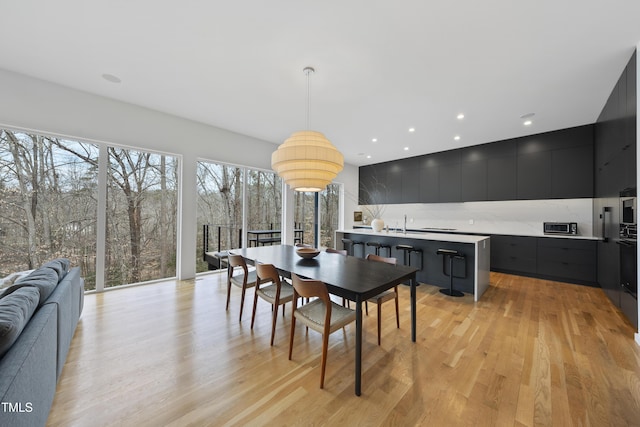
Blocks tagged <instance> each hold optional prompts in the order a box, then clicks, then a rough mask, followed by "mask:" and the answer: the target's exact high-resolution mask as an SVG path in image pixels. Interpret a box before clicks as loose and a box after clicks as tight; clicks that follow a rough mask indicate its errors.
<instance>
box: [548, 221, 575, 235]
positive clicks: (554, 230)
mask: <svg viewBox="0 0 640 427" xmlns="http://www.w3.org/2000/svg"><path fill="white" fill-rule="evenodd" d="M543 226H544V234H569V235H574V236H575V235H577V234H578V223H577V222H545V223H543Z"/></svg>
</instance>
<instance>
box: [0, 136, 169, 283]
mask: <svg viewBox="0 0 640 427" xmlns="http://www.w3.org/2000/svg"><path fill="white" fill-rule="evenodd" d="M108 153H109V168H108V171H107V172H108V173H107V176H108V178H107V179H108V182H107V187H108V190H107V199H108V200H107V229H106V235H107V241H106V252H107V259H106V263H105V264H106V273H105V285H106V286H117V285H122V284H128V283H136V282H140V281H146V280H153V279H161V278H166V277H174V276H175V274H176V273H175V272H176V233H177V231H176V230H177V227H176V218H177V192H176V188H177V186H176V183H177V159H176V158H174V157H171V156H165V155H160V154H151V153H146V152H136V151H133V150H125V149H121V148H113V147H110V148H108ZM98 154H99V149H98V146H97V145H96V144H87V143H83V142H78V141H70V140H67V139H61V138H55V137H49V136H43V135H36V134H30V133H27V132H14V131H10V130H0V247H2V251H1V252H0V277H4V276H6V275H8V274H9V273H12V272H15V271H21V270H28V269H33V268H36V267H38V266H39V265H41V264H42V263H44V262H46V261H48V260H50V259H53V258H58V257H64V258H69V259H70V260H71V263H72V265H74V266H75V265H77V266H80V267H81V268H82V276H83V277H84V279H85V289H86V290H90V289H95V286H96V247H97V229H96V219H97V200H98Z"/></svg>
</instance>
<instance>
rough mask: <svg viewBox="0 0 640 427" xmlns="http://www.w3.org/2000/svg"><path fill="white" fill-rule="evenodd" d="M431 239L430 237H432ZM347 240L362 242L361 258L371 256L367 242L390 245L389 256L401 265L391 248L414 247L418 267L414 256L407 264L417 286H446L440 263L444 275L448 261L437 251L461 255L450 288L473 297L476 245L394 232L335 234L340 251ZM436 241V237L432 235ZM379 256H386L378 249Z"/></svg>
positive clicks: (401, 257)
mask: <svg viewBox="0 0 640 427" xmlns="http://www.w3.org/2000/svg"><path fill="white" fill-rule="evenodd" d="M432 236H433V235H432ZM343 237H345V238H349V239H352V240H356V241H361V242H364V243H365V245H364V250H365V255H366V254H368V253H374V248H373V247H369V246H366V242H368V241H376V242H379V243H382V244H388V245H391V256H392V257H395V258H396V259H397V260H398V263H400V264H402V263H403V262H404V254H403V252H402V251H401V250H397V249H396V248H395V247H396V245H399V244H405V245H412V246H414V247H415V248H420V249H422V251H423V253H422V265H421V262H420V257H419V255H418V254H415V253H414V254H412V255H411V265H412V266H415V267H417V268H419V269H420V270H419V271H418V273H417V280H418V282H420V283H427V284H430V285H435V286H439V287H441V288H448V287H449V276H448V275H445V273H444V271H443V262H447V265H446V272H447V273H448V272H449V266H448V261H444V260H443V256H442V255H437V253H436V252H437V250H438V249H440V248H443V249H452V250H456V251H458V252H460V253H462V254H464V255H465V260H461V259H454V262H453V272H454V278H453V288H454V289H457V290H460V291H462V292H465V293H469V294H475V288H476V281H475V278H476V244H475V243H459V242H449V241H444V240H443V241H440V240H432V239H425V238H412V237H413V236H412V235H403V234H394V233H376V234H365V233H349V232H348V231H337V232H336V242H338V243H337V246H338V249H342V242H341V239H342V238H343ZM436 238H437V235H436ZM361 249H362V247H358V248H357V249H356V250H355V254H356V256H358V257H360V256H361V255H362V251H361ZM380 254H381V255H382V256H389V255H388V251H387V250H386V249H385V250H381V252H380Z"/></svg>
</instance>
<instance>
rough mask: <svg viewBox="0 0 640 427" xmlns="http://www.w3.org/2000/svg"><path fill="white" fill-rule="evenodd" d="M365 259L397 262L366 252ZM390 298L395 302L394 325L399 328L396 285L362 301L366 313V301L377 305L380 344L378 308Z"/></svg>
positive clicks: (367, 308) (379, 313) (389, 262)
mask: <svg viewBox="0 0 640 427" xmlns="http://www.w3.org/2000/svg"><path fill="white" fill-rule="evenodd" d="M367 260H369V261H376V262H386V263H387V264H393V265H396V263H397V261H396V259H395V258H385V257H381V256H380V255H375V254H368V255H367ZM391 300H395V302H396V325H397V326H398V328H400V310H399V308H398V287H397V286H394V287H393V289H389V290H386V291H384V292H381V293H379V294H378V295H376V296H374V297H371V298H369V299H368V300H366V301H365V303H364V307H365V312H366V313H367V315H369V307H368V306H367V303H369V302H371V303H374V304H376V305H377V306H378V345H380V329H381V323H382V322H381V321H380V318H381V314H382V310H381V309H380V308H381V306H382V304H383V303H385V302H387V301H391Z"/></svg>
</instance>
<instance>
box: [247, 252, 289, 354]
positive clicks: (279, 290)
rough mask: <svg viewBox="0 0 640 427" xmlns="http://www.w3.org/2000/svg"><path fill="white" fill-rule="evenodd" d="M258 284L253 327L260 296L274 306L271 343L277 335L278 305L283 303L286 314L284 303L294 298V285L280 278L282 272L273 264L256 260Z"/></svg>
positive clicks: (252, 321)
mask: <svg viewBox="0 0 640 427" xmlns="http://www.w3.org/2000/svg"><path fill="white" fill-rule="evenodd" d="M256 274H257V278H258V279H257V284H256V293H255V296H254V297H253V313H252V314H251V329H253V323H254V321H255V319H256V306H257V305H258V297H260V298H262V299H263V300H265V301H267V302H268V303H269V304H271V306H272V310H271V311H272V312H273V313H272V314H273V319H272V322H271V345H273V338H274V337H275V335H276V319H277V318H278V307H280V306H281V305H282V315H284V304H286V303H288V302H290V301H291V300H292V299H293V286H291V285H290V284H289V282H287V281H282V280H280V273H278V270H276V268H275V267H274V266H273V264H258V263H257V262H256Z"/></svg>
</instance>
